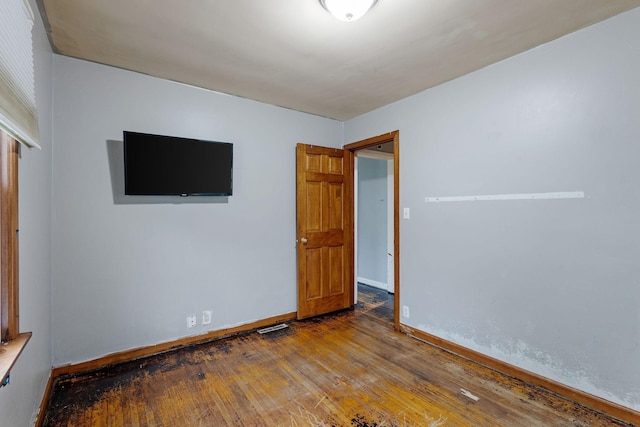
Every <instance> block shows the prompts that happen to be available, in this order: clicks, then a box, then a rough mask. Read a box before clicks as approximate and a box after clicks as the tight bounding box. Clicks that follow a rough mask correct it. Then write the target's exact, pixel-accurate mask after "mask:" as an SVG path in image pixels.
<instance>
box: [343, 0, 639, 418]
mask: <svg viewBox="0 0 640 427" xmlns="http://www.w3.org/2000/svg"><path fill="white" fill-rule="evenodd" d="M442 60H443V61H446V60H447V58H443V59H442ZM638 76H640V9H636V10H633V11H630V12H628V13H625V14H622V15H619V16H617V17H614V18H612V19H610V20H608V21H605V22H603V23H600V24H597V25H594V26H592V27H590V28H587V29H584V30H582V31H579V32H577V33H574V34H572V35H569V36H567V37H564V38H562V39H560V40H557V41H554V42H551V43H549V44H547V45H544V46H541V47H539V48H536V49H533V50H531V51H528V52H526V53H523V54H521V55H518V56H516V57H513V58H511V59H508V60H505V61H503V62H501V63H498V64H495V65H493V66H490V67H487V68H485V69H483V70H480V71H478V72H475V73H472V74H470V75H467V76H465V77H462V78H459V79H457V80H454V81H451V82H449V83H446V84H443V85H441V86H439V87H436V88H433V89H431V90H427V91H425V92H423V93H421V94H418V95H416V96H413V97H410V98H407V99H405V100H402V101H400V102H397V103H395V104H392V105H389V106H387V107H385V108H382V109H379V110H377V111H375V112H372V113H370V114H366V115H364V116H361V117H359V118H356V119H353V120H351V121H349V122H347V123H346V124H345V141H346V142H351V141H357V140H360V139H364V138H367V137H371V136H374V135H378V134H381V133H384V132H389V131H392V130H395V129H399V130H400V165H401V166H400V167H401V170H400V198H401V206H402V207H409V208H411V219H409V220H402V222H401V224H400V225H401V231H400V234H401V240H400V242H401V249H400V253H401V256H402V258H401V260H400V265H401V274H400V277H401V282H400V287H401V294H400V295H401V302H400V303H401V305H409V306H410V309H411V310H410V312H411V317H410V318H402V319H401V321H402V322H403V323H406V324H408V325H410V326H413V327H416V328H418V329H421V330H423V331H426V332H429V333H432V334H435V335H437V336H440V337H442V338H444V339H447V340H450V341H453V342H455V343H458V344H461V345H464V346H467V347H469V348H472V349H474V350H477V351H480V352H482V353H485V354H488V355H490V356H493V357H496V358H498V359H501V360H504V361H507V362H509V363H513V364H516V365H518V366H520V367H523V368H525V369H528V370H531V371H534V372H536V373H539V374H542V375H544V376H546V377H549V378H552V379H555V380H558V381H560V382H562V383H565V384H568V385H570V386H573V387H576V388H578V389H582V390H584V391H587V392H590V393H593V394H595V395H598V396H601V397H603V398H605V399H609V400H611V401H614V402H617V403H621V404H622V405H625V406H627V407H630V408H633V409H636V410H639V409H640V363H639V359H638V355H639V354H640V310H639V309H638V307H640V263H639V262H638V260H639V259H640V239H639V236H640V220H638V212H640V192H639V191H637V185H636V184H637V183H638V182H640V167H639V159H640V83H639V81H640V80H638ZM578 190H580V191H584V192H585V194H586V197H585V198H584V199H573V200H548V201H505V202H459V203H440V204H435V203H429V204H427V203H425V197H426V196H466V195H482V194H511V193H536V192H554V191H578Z"/></svg>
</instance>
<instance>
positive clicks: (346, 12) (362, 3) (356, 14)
mask: <svg viewBox="0 0 640 427" xmlns="http://www.w3.org/2000/svg"><path fill="white" fill-rule="evenodd" d="M377 1H378V0H320V4H322V6H323V7H324V8H325V9H327V10H328V11H329V12H330V13H331V14H332V15H333V16H335V17H336V18H337V19H339V20H341V21H346V22H353V21H356V20H358V19H360V18H362V17H363V16H364V14H365V13H367V12H368V11H369V9H371V7H372V6H373V5H374V4H376V2H377Z"/></svg>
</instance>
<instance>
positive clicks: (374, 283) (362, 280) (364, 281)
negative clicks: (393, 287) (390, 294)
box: [358, 276, 389, 291]
mask: <svg viewBox="0 0 640 427" xmlns="http://www.w3.org/2000/svg"><path fill="white" fill-rule="evenodd" d="M358 283H362V284H363V285H368V286H371V287H373V288H378V289H382V290H384V291H389V287H388V286H387V284H386V283H382V282H378V281H376V280H371V279H365V278H364V277H359V276H358Z"/></svg>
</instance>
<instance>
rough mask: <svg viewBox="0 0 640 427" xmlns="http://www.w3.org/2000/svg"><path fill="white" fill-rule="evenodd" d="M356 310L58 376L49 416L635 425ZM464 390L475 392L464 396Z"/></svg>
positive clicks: (372, 308) (183, 421) (385, 311)
mask: <svg viewBox="0 0 640 427" xmlns="http://www.w3.org/2000/svg"><path fill="white" fill-rule="evenodd" d="M359 299H360V302H359V304H358V306H357V307H356V309H355V310H348V311H345V312H341V313H338V314H333V315H329V316H324V317H321V318H319V319H311V320H307V321H301V322H293V323H291V324H289V327H288V328H287V329H284V330H280V331H277V332H272V333H270V334H266V335H260V334H257V333H251V334H244V335H240V336H237V337H232V338H227V339H223V340H217V341H213V342H210V343H205V344H199V345H195V346H191V347H187V348H184V349H181V350H177V351H173V352H169V353H164V354H160V355H156V356H153V357H149V358H146V359H141V360H137V361H133V362H127V363H122V364H119V365H116V366H113V367H110V368H107V369H103V370H100V371H96V372H92V373H88V374H83V375H76V376H71V377H66V378H61V379H59V380H58V381H57V382H56V384H55V386H54V391H53V394H52V398H51V400H50V402H49V404H48V407H47V409H46V414H45V420H44V425H45V426H51V427H53V426H56V427H61V426H156V427H158V426H167V427H168V426H216V427H217V426H351V427H391V426H396V427H406V426H430V427H435V426H447V427H449V426H509V427H516V426H527V427H530V426H584V427H586V426H596V427H597V426H628V424H625V423H623V422H620V421H617V420H615V419H612V418H609V417H607V416H605V415H603V414H600V413H598V412H595V411H591V410H589V409H587V408H584V407H581V406H578V405H575V404H572V403H571V402H568V401H566V400H563V399H561V398H559V397H557V396H555V395H552V394H550V393H547V392H545V391H543V390H540V389H538V388H536V387H533V386H529V385H527V384H524V383H522V382H520V381H518V380H515V379H513V378H509V377H506V376H504V375H501V374H499V373H497V372H494V371H492V370H489V369H487V368H484V367H481V366H479V365H477V364H475V363H473V362H470V361H467V360H465V359H462V358H459V357H457V356H455V355H452V354H449V353H446V352H444V351H442V350H440V349H437V348H435V347H432V346H430V345H427V344H424V343H422V342H419V341H417V340H415V339H412V338H410V337H407V336H405V335H403V334H400V333H398V332H395V331H394V330H393V326H392V324H393V311H392V310H393V303H392V298H390V297H389V296H388V295H387V293H386V292H383V291H378V290H375V289H371V288H368V287H366V286H361V287H360V289H359ZM461 389H465V390H468V391H469V392H471V393H472V394H473V395H475V396H477V397H478V398H479V400H478V401H474V400H472V399H470V398H468V397H465V396H464V395H463V394H462V393H461V391H460V390H461Z"/></svg>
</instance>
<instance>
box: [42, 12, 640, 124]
mask: <svg viewBox="0 0 640 427" xmlns="http://www.w3.org/2000/svg"><path fill="white" fill-rule="evenodd" d="M37 2H38V6H39V9H40V12H41V14H42V17H43V20H44V22H45V27H46V28H47V29H48V31H49V39H50V41H51V45H52V47H53V49H54V51H55V52H56V53H59V54H61V55H67V56H71V57H75V58H81V59H85V60H89V61H94V62H97V63H101V64H107V65H111V66H114V67H119V68H123V69H127V70H133V71H137V72H140V73H144V74H149V75H152V76H155V77H160V78H164V79H168V80H174V81H178V82H182V83H186V84H190V85H193V86H198V87H202V88H207V89H211V90H214V91H218V92H222V93H227V94H232V95H236V96H240V97H244V98H249V99H253V100H257V101H262V102H266V103H269V104H273V105H278V106H282V107H286V108H290V109H293V110H298V111H303V112H307V113H311V114H315V115H319V116H323V117H329V118H333V119H336V120H340V121H345V120H348V119H350V118H353V117H356V116H359V115H361V114H364V113H367V112H369V111H372V110H374V109H377V108H379V107H382V106H384V105H387V104H389V103H392V102H394V101H397V100H400V99H402V98H405V97H407V96H410V95H413V94H416V93H418V92H421V91H423V90H425V89H428V88H430V87H433V86H436V85H438V84H441V83H444V82H446V81H448V80H451V79H454V78H456V77H459V76H462V75H464V74H467V73H469V72H472V71H475V70H478V69H480V68H482V67H485V66H487V65H490V64H493V63H495V62H497V61H500V60H502V59H505V58H508V57H510V56H512V55H515V54H517V53H520V52H523V51H526V50H528V49H531V48H533V47H535V46H539V45H541V44H543V43H546V42H548V41H551V40H553V39H556V38H558V37H561V36H563V35H565V34H568V33H571V32H574V31H576V30H578V29H580V28H583V27H586V26H588V25H591V24H593V23H596V22H598V21H601V20H604V19H606V18H609V17H611V16H614V15H616V14H619V13H621V12H623V11H626V10H629V9H632V8H634V7H638V6H640V0H417V1H416V0H379V1H378V3H377V4H376V5H375V6H374V7H373V8H372V9H371V11H370V12H369V13H368V14H367V15H366V16H364V17H363V18H362V19H361V20H359V21H356V22H351V23H347V22H341V21H338V20H336V19H335V18H333V17H332V16H331V15H330V14H329V13H328V12H327V11H326V10H325V9H323V7H322V6H321V5H320V3H319V1H318V0H272V1H267V0H187V1H185V0H182V1H179V0H107V1H105V0H37Z"/></svg>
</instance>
